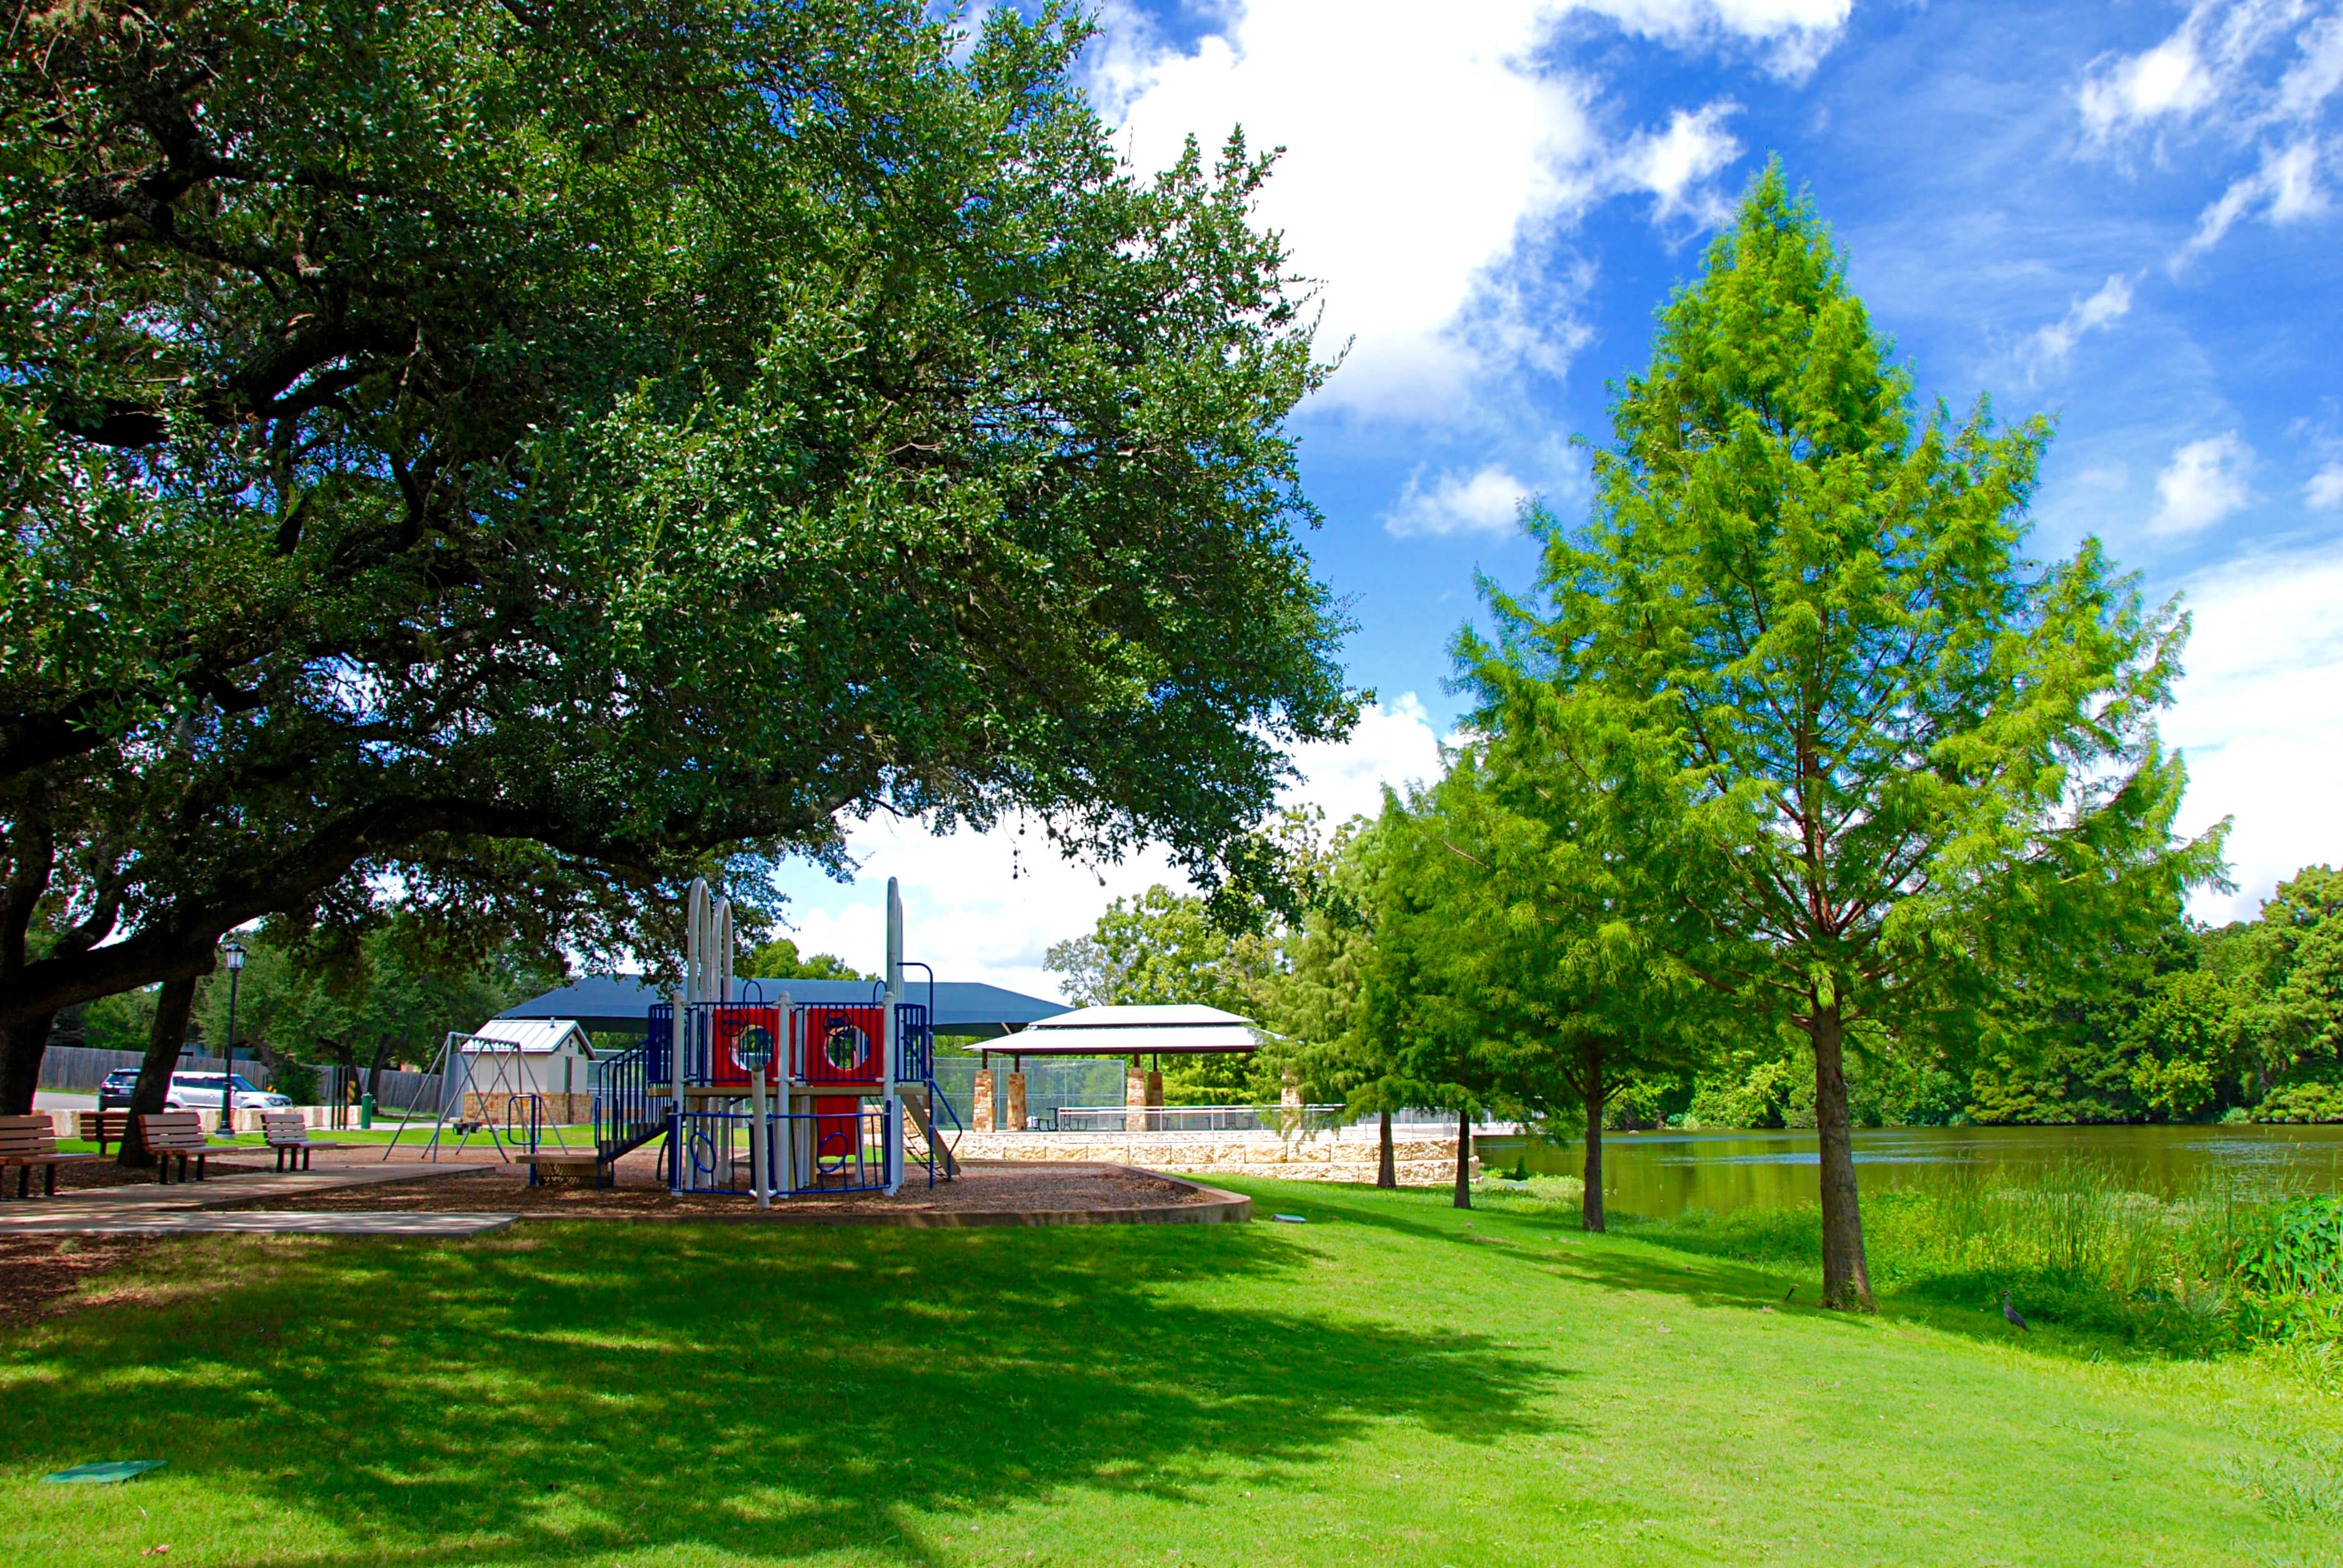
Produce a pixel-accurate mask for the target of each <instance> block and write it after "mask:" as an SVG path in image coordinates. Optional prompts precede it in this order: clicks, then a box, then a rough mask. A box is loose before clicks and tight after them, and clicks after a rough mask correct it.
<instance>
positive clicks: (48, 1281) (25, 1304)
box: [0, 1236, 155, 1327]
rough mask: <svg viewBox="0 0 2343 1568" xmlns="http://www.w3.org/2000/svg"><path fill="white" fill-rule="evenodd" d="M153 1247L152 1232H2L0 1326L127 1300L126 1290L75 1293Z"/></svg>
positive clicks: (0, 1245) (0, 1240) (0, 1249)
mask: <svg viewBox="0 0 2343 1568" xmlns="http://www.w3.org/2000/svg"><path fill="white" fill-rule="evenodd" d="M153 1245H155V1238H153V1237H149V1236H0V1327H9V1326H14V1325H15V1324H19V1323H29V1322H36V1321H37V1320H39V1319H41V1318H45V1317H47V1316H49V1315H50V1314H51V1313H52V1312H63V1311H65V1310H66V1309H67V1308H68V1307H69V1306H70V1307H87V1306H95V1305H96V1304H98V1303H99V1302H109V1301H118V1300H121V1299H123V1297H124V1295H125V1294H126V1292H112V1293H107V1294H100V1293H97V1292H90V1293H88V1294H76V1292H79V1291H80V1290H81V1287H82V1285H83V1284H84V1283H85V1282H87V1281H89V1280H91V1279H93V1278H95V1277H96V1276H97V1275H99V1274H103V1273H105V1272H106V1271H107V1270H108V1269H112V1268H115V1267H116V1266H117V1265H119V1264H122V1263H125V1262H127V1261H130V1260H131V1259H133V1258H136V1257H137V1256H138V1255H139V1254H140V1253H141V1252H144V1251H146V1249H147V1248H149V1247H152V1246H153ZM130 1293H135V1292H130Z"/></svg>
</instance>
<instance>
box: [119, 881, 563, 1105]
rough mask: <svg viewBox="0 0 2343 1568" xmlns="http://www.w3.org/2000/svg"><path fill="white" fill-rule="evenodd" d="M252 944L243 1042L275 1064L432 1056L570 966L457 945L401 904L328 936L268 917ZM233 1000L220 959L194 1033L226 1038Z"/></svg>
mask: <svg viewBox="0 0 2343 1568" xmlns="http://www.w3.org/2000/svg"><path fill="white" fill-rule="evenodd" d="M245 945H246V950H247V955H248V956H247V959H246V964H245V969H244V973H243V978H242V979H241V980H240V981H239V982H238V983H237V987H236V1043H237V1046H238V1049H239V1051H253V1052H256V1053H257V1054H258V1055H259V1056H260V1057H261V1058H262V1060H264V1061H265V1062H266V1064H267V1070H268V1071H270V1072H271V1073H286V1072H288V1071H289V1072H294V1073H297V1072H298V1070H299V1068H298V1064H299V1063H301V1062H333V1063H339V1064H341V1065H342V1066H345V1067H349V1068H353V1069H357V1070H372V1069H379V1068H384V1067H392V1066H406V1067H410V1068H417V1069H420V1068H424V1067H427V1066H428V1065H429V1064H430V1062H431V1059H432V1057H433V1055H434V1054H435V1053H436V1052H437V1050H438V1049H439V1047H440V1045H441V1043H442V1042H443V1041H444V1040H446V1039H447V1035H448V1033H449V1032H450V1031H451V1030H453V1031H460V1032H465V1033H468V1032H470V1031H471V1030H476V1029H478V1028H479V1026H480V1025H481V1024H482V1023H484V1022H486V1021H487V1020H489V1019H491V1018H494V1017H496V1016H497V1015H498V1013H501V1012H503V1011H504V1010H506V1009H507V1008H508V1007H511V1006H512V1005H513V1004H514V1003H515V1002H518V1001H523V1000H527V999H528V998H529V997H532V996H535V995H537V994H538V993H539V992H541V991H545V990H550V989H551V988H552V987H554V986H557V985H558V984H560V983H561V981H562V980H563V979H564V978H566V977H565V976H564V974H563V971H562V970H561V968H560V965H559V964H558V961H556V960H549V959H547V958H545V957H543V956H540V955H534V954H530V953H528V951H527V950H505V951H501V952H495V953H491V954H488V955H487V956H485V957H481V956H476V955H474V954H471V953H468V952H462V951H458V952H450V951H448V950H445V949H443V948H440V947H438V946H437V945H436V944H434V942H433V941H432V940H431V936H430V932H429V931H428V930H427V928H425V927H424V926H423V925H422V923H421V922H419V921H417V920H415V919H414V918H413V917H412V916H394V917H392V918H390V919H387V920H383V921H380V922H379V923H377V925H375V926H374V927H372V928H371V929H369V930H367V931H366V932H365V933H364V934H363V935H362V936H360V937H359V938H358V939H357V940H356V941H354V942H349V943H340V942H337V943H336V944H335V945H333V946H331V947H319V946H317V945H315V944H314V943H312V942H310V941H307V940H304V938H303V936H302V934H300V933H297V932H296V931H293V930H288V929H287V928H286V927H283V926H281V925H280V926H273V927H264V928H263V929H262V930H260V931H259V932H258V933H257V934H255V935H252V936H249V937H247V938H246V943H245ZM227 1006H228V983H227V976H226V973H225V972H224V971H223V972H221V973H217V974H214V975H210V976H207V977H206V978H205V979H204V980H201V981H199V982H198V983H197V986H196V1010H195V1018H196V1026H197V1027H196V1030H194V1031H193V1032H195V1033H196V1036H197V1038H198V1039H199V1040H203V1041H223V1040H226V1038H227ZM138 1049H141V1050H143V1049H145V1042H144V1040H141V1042H140V1044H139V1047H138ZM285 1092H287V1093H290V1092H291V1091H290V1090H287V1091H285Z"/></svg>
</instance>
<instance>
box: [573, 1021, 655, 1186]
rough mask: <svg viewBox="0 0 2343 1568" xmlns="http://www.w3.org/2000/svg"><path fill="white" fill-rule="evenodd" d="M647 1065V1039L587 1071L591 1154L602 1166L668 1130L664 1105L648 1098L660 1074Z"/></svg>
mask: <svg viewBox="0 0 2343 1568" xmlns="http://www.w3.org/2000/svg"><path fill="white" fill-rule="evenodd" d="M650 1064H651V1050H650V1045H649V1042H648V1041H647V1042H645V1043H644V1044H642V1045H639V1046H637V1047H635V1049H634V1050H622V1051H620V1052H619V1053H618V1055H616V1056H606V1057H604V1058H603V1059H602V1060H599V1061H597V1062H595V1063H593V1064H592V1065H590V1066H589V1067H588V1068H587V1070H586V1084H587V1087H588V1089H589V1090H590V1091H592V1092H593V1095H594V1156H595V1158H596V1159H598V1160H599V1161H602V1162H603V1163H604V1164H605V1165H607V1164H608V1163H609V1162H610V1161H614V1160H616V1159H618V1156H619V1155H621V1154H624V1153H625V1152H627V1151H628V1150H629V1149H638V1148H640V1147H641V1146H642V1145H643V1144H645V1143H648V1142H649V1141H651V1140H652V1139H654V1138H656V1137H658V1136H659V1134H660V1133H662V1132H664V1131H667V1122H668V1117H667V1107H666V1106H665V1105H664V1104H662V1103H660V1102H659V1101H655V1100H653V1099H652V1097H651V1085H652V1084H653V1083H656V1082H658V1081H659V1077H658V1075H657V1074H656V1073H655V1072H653V1071H652V1070H651V1065H650Z"/></svg>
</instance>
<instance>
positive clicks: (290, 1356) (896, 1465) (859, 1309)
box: [0, 1224, 1560, 1563]
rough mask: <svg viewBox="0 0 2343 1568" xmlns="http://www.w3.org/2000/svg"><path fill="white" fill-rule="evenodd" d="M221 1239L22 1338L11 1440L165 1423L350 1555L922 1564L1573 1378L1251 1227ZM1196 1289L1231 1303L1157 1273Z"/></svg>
mask: <svg viewBox="0 0 2343 1568" xmlns="http://www.w3.org/2000/svg"><path fill="white" fill-rule="evenodd" d="M199 1256H204V1257H205V1261H211V1262H212V1263H213V1266H225V1267H226V1268H229V1269H233V1270H235V1271H236V1273H237V1282H236V1283H234V1284H231V1285H228V1286H226V1287H224V1288H222V1289H221V1290H219V1291H218V1292H216V1293H213V1294H210V1295H209V1296H208V1297H207V1298H205V1299H201V1300H197V1301H191V1302H187V1303H186V1305H185V1306H184V1307H183V1308H181V1309H180V1310H177V1311H176V1312H172V1313H170V1314H169V1315H167V1316H166V1315H165V1314H164V1313H162V1312H154V1311H146V1312H137V1311H116V1310H109V1309H98V1310H95V1311H92V1312H85V1313H79V1314H75V1315H74V1316H72V1317H70V1318H66V1319H63V1320H56V1321H54V1322H50V1323H49V1324H47V1325H45V1326H44V1327H43V1328H42V1329H40V1330H37V1331H34V1332H31V1333H28V1334H26V1335H25V1336H23V1337H22V1338H21V1339H19V1340H18V1342H16V1343H15V1345H13V1346H10V1347H8V1348H7V1350H6V1351H5V1352H0V1353H5V1359H6V1360H7V1361H9V1362H15V1363H16V1364H17V1365H18V1366H20V1367H22V1368H24V1369H25V1372H27V1373H28V1374H30V1375H25V1376H21V1377H18V1378H16V1379H15V1380H13V1381H12V1382H10V1383H9V1384H8V1385H7V1386H6V1387H5V1388H0V1434H5V1436H0V1462H7V1463H10V1464H12V1465H14V1466H15V1467H16V1468H18V1469H19V1470H20V1471H22V1470H24V1469H26V1468H29V1467H30V1465H31V1464H32V1463H34V1462H38V1463H41V1464H50V1463H52V1462H55V1463H58V1464H62V1463H69V1462H76V1461H77V1460H79V1459H81V1458H85V1457H87V1456H89V1455H91V1454H96V1453H112V1452H115V1451H116V1450H118V1449H120V1448H121V1447H122V1444H123V1442H124V1441H125V1440H126V1437H127V1436H128V1434H130V1433H131V1432H136V1437H137V1441H136V1443H134V1444H133V1446H135V1447H137V1448H139V1449H140V1450H141V1452H147V1451H148V1450H149V1449H151V1450H152V1451H153V1453H154V1455H155V1456H156V1457H167V1458H169V1459H170V1460H171V1462H172V1465H173V1471H174V1473H178V1474H188V1473H193V1474H194V1475H196V1476H203V1475H206V1474H208V1475H210V1476H213V1477H216V1478H217V1480H218V1481H219V1482H220V1483H224V1484H225V1486H226V1488H227V1490H229V1491H231V1492H241V1493H245V1494H247V1495H251V1496H254V1497H256V1498H263V1499H267V1500H270V1501H272V1502H274V1503H277V1504H278V1505H281V1506H284V1507H288V1508H292V1509H295V1510H297V1511H301V1512H306V1513H310V1514H313V1515H315V1516H317V1517H319V1518H320V1519H321V1520H323V1521H325V1522H327V1523H330V1524H332V1525H333V1526H335V1527H336V1528H337V1529H338V1530H340V1531H341V1532H343V1533H345V1534H346V1536H347V1538H349V1539H351V1540H353V1541H356V1542H359V1543H364V1545H363V1549H360V1550H353V1551H352V1552H351V1553H350V1554H349V1556H348V1558H347V1561H350V1562H353V1563H358V1562H364V1563H433V1562H461V1561H470V1560H474V1559H477V1558H480V1557H483V1556H489V1555H498V1554H508V1553H509V1554H519V1555H531V1554H546V1553H560V1554H568V1553H586V1552H596V1551H616V1550H625V1551H637V1550H643V1549H648V1548H654V1547H659V1546H662V1545H667V1544H670V1543H687V1542H688V1543H696V1544H699V1545H703V1546H707V1547H712V1548H716V1549H719V1550H726V1551H732V1552H739V1553H755V1554H758V1555H763V1556H792V1555H803V1554H809V1553H817V1552H821V1551H825V1550H830V1549H835V1548H838V1547H840V1546H845V1545H850V1544H860V1545H864V1546H866V1547H867V1546H872V1545H883V1544H884V1543H887V1542H888V1541H890V1539H900V1540H902V1541H904V1542H905V1543H906V1544H905V1546H904V1547H903V1550H904V1551H906V1552H907V1553H910V1552H913V1551H915V1550H916V1552H917V1553H919V1554H921V1555H929V1554H930V1550H931V1549H930V1548H928V1547H926V1546H924V1545H918V1546H916V1547H915V1545H914V1544H912V1542H913V1537H914V1535H915V1528H914V1524H913V1522H912V1521H911V1520H910V1518H909V1517H908V1516H907V1511H913V1510H916V1511H923V1512H935V1511H942V1512H946V1513H950V1512H953V1511H969V1512H973V1511H979V1510H990V1509H992V1508H994V1507H997V1506H1000V1505H1001V1504H1004V1503H1011V1502H1014V1501H1017V1500H1020V1499H1024V1498H1031V1497H1036V1496H1041V1495H1046V1494H1048V1493H1051V1492H1052V1491H1053V1490H1055V1489H1058V1488H1061V1487H1063V1486H1067V1485H1081V1486H1083V1487H1088V1488H1094V1489H1105V1490H1108V1491H1125V1492H1131V1493H1151V1494H1157V1495H1163V1496H1168V1497H1175V1498H1176V1497H1182V1496H1187V1495H1191V1494H1192V1493H1193V1491H1194V1489H1196V1488H1198V1487H1199V1486H1201V1485H1203V1484H1205V1483H1210V1482H1212V1481H1214V1480H1216V1479H1219V1478H1221V1477H1224V1476H1230V1475H1232V1474H1240V1473H1242V1474H1251V1473H1256V1472H1262V1471H1274V1470H1275V1469H1277V1468H1280V1467H1282V1466H1285V1465H1290V1464H1294V1463H1299V1462H1308V1461H1311V1460H1313V1459H1317V1458H1321V1457H1324V1456H1327V1455H1329V1454H1330V1453H1332V1452H1333V1451H1335V1450H1336V1449H1338V1448H1339V1447H1340V1446H1342V1445H1343V1444H1345V1443H1346V1442H1351V1441H1353V1440H1354V1439H1357V1438H1360V1437H1363V1436H1364V1435H1365V1433H1366V1432H1367V1430H1368V1428H1369V1426H1370V1424H1371V1423H1379V1422H1383V1421H1384V1420H1387V1419H1390V1418H1393V1417H1397V1418H1401V1419H1403V1420H1411V1421H1413V1422H1416V1423H1419V1424H1420V1425H1422V1426H1423V1427H1424V1428H1427V1429H1430V1430H1432V1431H1434V1432H1439V1433H1441V1434H1443V1435H1444V1436H1446V1437H1448V1438H1451V1439H1453V1440H1455V1441H1458V1442H1473V1443H1489V1442H1496V1441H1499V1440H1501V1439H1503V1438H1504V1437H1506V1436H1508V1435H1511V1434H1514V1433H1518V1432H1525V1431H1544V1430H1553V1429H1554V1425H1555V1422H1553V1421H1552V1420H1551V1419H1550V1418H1549V1417H1548V1416H1546V1415H1545V1414H1544V1413H1543V1412H1538V1411H1535V1410H1533V1408H1532V1404H1531V1402H1532V1400H1533V1399H1534V1396H1535V1395H1537V1394H1538V1393H1540V1392H1543V1391H1544V1389H1545V1388H1546V1387H1548V1386H1550V1384H1551V1382H1552V1380H1553V1379H1554V1377H1556V1376H1557V1375H1560V1374H1557V1373H1556V1372H1554V1370H1553V1369H1552V1367H1551V1366H1550V1365H1546V1364H1542V1363H1539V1362H1532V1361H1530V1360H1528V1359H1526V1358H1523V1357H1520V1356H1517V1355H1513V1354H1508V1353H1507V1352H1504V1351H1503V1350H1502V1349H1500V1348H1498V1347H1497V1346H1496V1345H1495V1344H1494V1343H1493V1341H1491V1340H1490V1339H1487V1338H1484V1337H1483V1336H1481V1335H1478V1334H1469V1333H1458V1332H1444V1331H1435V1330H1425V1331H1421V1332H1406V1331H1403V1330H1399V1329H1394V1328H1390V1327H1384V1326H1378V1325H1375V1324H1373V1323H1367V1322H1358V1321H1355V1320H1353V1321H1345V1320H1342V1319H1339V1318H1333V1317H1331V1316H1318V1315H1313V1314H1311V1313H1308V1312H1296V1311H1292V1310H1284V1309H1282V1308H1279V1307H1277V1306H1272V1305H1264V1304H1262V1301H1263V1299H1264V1298H1273V1297H1274V1295H1275V1293H1276V1291H1277V1287H1278V1282H1279V1280H1280V1278H1281V1277H1282V1276H1284V1275H1287V1274H1289V1273H1292V1272H1293V1271H1296V1270H1297V1268H1298V1267H1299V1266H1300V1265H1301V1264H1302V1263H1303V1262H1305V1261H1306V1257H1305V1255H1303V1254H1302V1253H1301V1252H1300V1251H1299V1250H1298V1249H1296V1248H1294V1247H1292V1245H1291V1244H1289V1243H1286V1242H1283V1241H1280V1240H1278V1239H1276V1238H1273V1237H1272V1236H1269V1235H1266V1234H1264V1233H1262V1231H1256V1230H1254V1229H1253V1228H1252V1227H1226V1228H1222V1227H1211V1228H1189V1227H1180V1228H1178V1229H1177V1230H1172V1231H1164V1230H1158V1229H1155V1228H1152V1227H1148V1228H1132V1229H1130V1230H1122V1229H1119V1228H1117V1229H1106V1228H1101V1229H1088V1228H1085V1229H1084V1230H1082V1231H988V1232H962V1233H957V1234H955V1233H944V1234H940V1235H939V1234H936V1233H933V1232H921V1231H877V1230H872V1231H848V1230H840V1231H805V1230H799V1229H796V1228H794V1227H792V1228H790V1229H789V1230H787V1231H782V1230H780V1229H779V1228H775V1229H772V1230H765V1229H759V1228H750V1227H736V1226H723V1227H705V1228H695V1227H680V1226H673V1227H671V1226H651V1225H612V1224H603V1225H592V1224H576V1225H563V1226H558V1227H554V1226H548V1227H543V1228H538V1229H536V1230H533V1231H530V1232H526V1233H523V1235H522V1236H521V1237H520V1238H519V1239H518V1240H515V1241H498V1242H485V1243H472V1244H469V1245H461V1246H445V1245H429V1246H415V1245H402V1244H398V1243H384V1242H374V1243H356V1244H350V1243H342V1244H334V1245H318V1244H314V1243H290V1244H288V1243H284V1242H277V1243H271V1244H266V1245H262V1246H255V1245H252V1244H249V1243H246V1244H243V1245H241V1246H238V1245H235V1244H225V1245H223V1244H214V1245H213V1247H212V1250H211V1251H209V1252H208V1254H207V1255H199ZM190 1261H193V1259H191V1260H190ZM1183 1282H1211V1283H1212V1285H1214V1286H1216V1287H1218V1288H1219V1290H1218V1293H1219V1294H1220V1295H1222V1296H1223V1297H1225V1298H1228V1299H1223V1300H1212V1301H1209V1302H1200V1301H1199V1297H1200V1296H1201V1295H1202V1294H1203V1292H1185V1291H1183V1292H1178V1293H1177V1295H1176V1297H1175V1299H1174V1300H1172V1301H1167V1300H1166V1299H1165V1298H1164V1293H1163V1292H1164V1288H1165V1287H1167V1286H1172V1285H1177V1284H1181V1283H1183ZM134 1409H135V1410H138V1411H141V1412H146V1413H145V1414H144V1415H143V1416H141V1417H140V1418H138V1419H136V1420H132V1419H130V1418H129V1416H128V1412H131V1411H132V1410H134ZM302 1560H303V1561H305V1562H314V1561H319V1559H317V1558H314V1557H311V1556H308V1555H307V1554H304V1555H303V1557H302ZM929 1560H930V1561H933V1560H934V1558H933V1556H932V1555H929ZM326 1561H331V1559H326Z"/></svg>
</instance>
